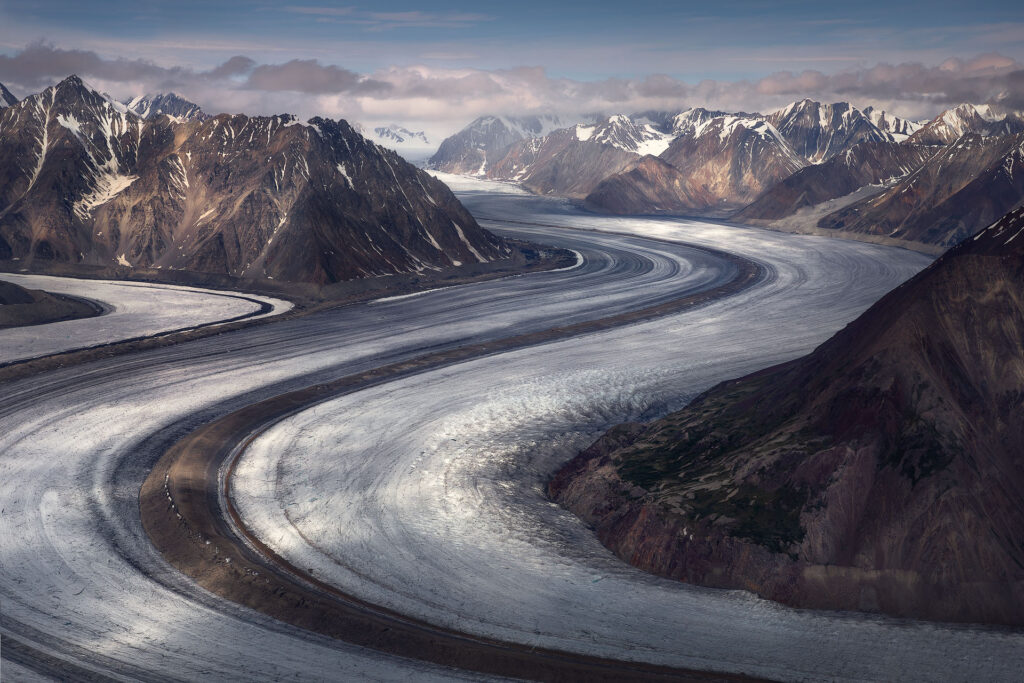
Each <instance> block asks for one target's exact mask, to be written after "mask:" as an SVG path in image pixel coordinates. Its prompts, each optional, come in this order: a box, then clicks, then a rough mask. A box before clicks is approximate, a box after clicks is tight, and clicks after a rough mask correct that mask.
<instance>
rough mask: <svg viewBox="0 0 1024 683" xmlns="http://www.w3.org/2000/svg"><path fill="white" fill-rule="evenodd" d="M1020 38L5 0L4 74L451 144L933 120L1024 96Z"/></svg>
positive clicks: (733, 10)
mask: <svg viewBox="0 0 1024 683" xmlns="http://www.w3.org/2000/svg"><path fill="white" fill-rule="evenodd" d="M427 7H429V9H427ZM1022 36H1024V2H1020V1H1019V0H1015V1H1008V0H1002V1H998V2H997V1H992V0H972V1H971V2H963V1H961V2H914V1H910V0H905V1H903V2H893V1H892V0H889V1H886V2H877V1H875V0H857V1H853V2H845V3H837V2H827V1H819V2H803V1H802V0H801V1H795V0H775V1H772V2H768V1H762V0H740V1H739V2H712V1H705V2H700V3H694V2H679V1H677V2H664V1H659V0H628V1H625V0H622V1H620V2H577V1H575V0H569V1H565V0H562V1H560V2H551V0H547V1H545V2H538V1H536V0H526V1H524V2H516V3H512V2H507V1H506V2H502V3H495V2H482V1H478V2H472V3H471V2H464V1H462V0H434V1H433V2H431V3H429V5H427V4H426V3H413V2H388V1H387V0H383V1H377V2H374V3H365V4H363V3H360V2H359V1H358V0H353V1H352V2H344V3H328V2H323V1H318V0H295V2H289V0H278V1H276V2H240V1H219V2H218V1H216V0H214V1H209V0H207V1H199V0H175V1H174V2H167V1H166V0H159V1H156V0H130V1H128V0H112V1H110V2H95V1H90V0H31V1H29V0H18V1H12V0H0V82H2V83H4V84H6V85H7V86H8V87H9V88H10V89H11V90H12V91H13V92H14V93H15V94H16V95H19V96H24V95H27V94H30V93H33V92H37V91H39V90H41V89H43V88H45V87H47V86H48V85H50V84H52V83H54V82H56V81H58V80H60V79H61V78H63V77H65V76H67V75H68V74H70V73H72V72H73V73H78V74H79V75H80V76H82V77H83V78H84V79H85V80H86V81H87V82H89V83H90V84H93V85H94V86H96V87H98V88H100V89H102V90H104V91H106V92H108V93H110V94H111V95H113V96H115V97H118V98H124V97H129V96H132V95H138V94H143V93H145V92H157V91H167V90H174V91H175V92H178V93H179V94H181V95H183V96H185V97H187V98H189V99H191V100H193V101H195V102H197V103H198V104H200V105H201V106H202V107H203V108H204V109H206V110H208V111H210V112H219V111H229V112H244V113H250V114H269V113H282V112H289V113H294V114H297V115H300V116H303V117H306V116H312V115H325V116H331V117H344V118H347V119H350V120H355V121H359V122H361V123H363V124H364V125H369V126H372V125H378V124H382V123H389V122H396V123H401V124H403V125H406V126H408V127H410V128H413V129H424V130H427V131H428V134H430V135H432V136H434V137H437V136H439V135H444V134H447V133H449V132H452V131H453V130H455V129H458V128H460V127H462V126H463V125H465V124H466V123H468V122H469V121H470V120H472V119H473V118H475V117H476V116H479V115H484V114H507V115H515V114H529V113H558V114H562V115H563V116H567V117H570V118H571V117H572V116H574V115H580V114H584V113H594V112H605V113H615V112H631V111H641V110H644V109H664V110H681V109H684V108H686V107H688V106H709V107H715V108H721V109H728V110H744V111H765V110H769V109H772V108H776V107H779V106H783V105H785V104H786V103H788V102H789V101H792V100H795V99H801V98H803V97H812V98H814V99H819V100H823V101H838V100H846V101H851V102H853V103H854V104H855V105H858V106H866V105H868V104H871V105H875V106H881V107H883V108H886V109H888V110H890V111H895V112H896V113H897V114H900V115H904V116H910V117H913V118H925V117H930V116H933V115H935V114H937V113H939V112H940V111H941V110H942V109H944V108H946V107H948V106H950V105H952V104H956V103H958V102H959V101H966V100H977V101H983V100H984V99H988V98H990V97H993V96H997V95H1003V96H1004V97H1007V96H1008V97H1009V98H1010V100H1011V101H1014V102H1015V101H1016V99H1017V98H1020V99H1022V100H1024V92H1022V91H1024V77H1022V76H1024V39H1022ZM1020 106H1021V108H1024V103H1022V104H1021V105H1020Z"/></svg>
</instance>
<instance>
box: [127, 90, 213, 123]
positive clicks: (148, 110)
mask: <svg viewBox="0 0 1024 683" xmlns="http://www.w3.org/2000/svg"><path fill="white" fill-rule="evenodd" d="M123 104H124V106H125V107H127V108H128V110H129V111H131V112H132V113H134V114H136V115H138V116H141V117H142V118H144V119H151V118H156V117H157V116H160V115H161V114H166V115H167V116H170V117H172V118H174V119H176V120H178V121H192V120H199V121H202V120H205V119H207V118H209V116H208V115H207V114H206V113H205V112H203V110H202V109H200V108H199V105H197V104H195V103H194V102H189V101H188V100H186V99H185V98H184V97H180V96H179V95H176V94H174V93H173V92H170V93H159V94H155V95H140V96H138V97H133V98H131V99H128V100H124V102H123Z"/></svg>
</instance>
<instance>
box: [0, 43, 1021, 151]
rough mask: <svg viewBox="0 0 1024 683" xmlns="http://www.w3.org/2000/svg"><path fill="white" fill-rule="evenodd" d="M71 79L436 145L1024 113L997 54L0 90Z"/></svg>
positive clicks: (140, 72)
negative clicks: (74, 83) (714, 76)
mask: <svg viewBox="0 0 1024 683" xmlns="http://www.w3.org/2000/svg"><path fill="white" fill-rule="evenodd" d="M71 73H77V74H78V75H80V76H82V77H83V78H85V79H87V80H89V81H90V82H91V83H92V84H93V85H94V86H96V87H98V88H100V89H103V90H105V91H107V92H109V93H110V94H112V95H113V96H115V97H119V98H121V97H128V96H131V95H138V94H143V93H147V92H165V91H171V90H173V91H175V92H177V93H178V94H180V95H182V96H184V97H186V98H188V99H191V100H193V101H195V102H196V103H197V104H199V105H200V106H202V107H203V109H205V110H206V111H208V112H211V113H217V112H222V111H223V112H245V113H249V114H272V113H282V112H288V113H294V114H297V115H299V116H303V117H308V116H314V115H322V116H329V117H332V118H339V117H340V118H346V119H349V120H354V121H360V122H362V123H364V124H369V125H376V124H378V123H385V122H392V121H393V122H400V123H402V124H403V125H406V126H408V127H413V128H418V129H425V130H427V131H428V133H429V134H431V136H432V137H434V138H435V139H439V138H440V137H442V136H444V135H447V134H449V133H451V132H453V131H454V130H457V129H458V128H461V127H462V126H463V125H465V124H466V123H468V122H469V121H471V120H472V119H473V118H475V117H477V116H480V115H484V114H508V115H517V114H529V113H558V114H562V115H566V116H573V115H579V114H584V113H593V112H607V113H612V112H632V111H643V110H652V109H654V110H667V111H678V110H680V109H683V108H686V107H689V106H705V107H709V108H719V109H726V110H734V111H735V110H744V111H758V110H761V111H763V110H768V109H771V108H775V107H779V106H782V105H784V104H786V103H787V102H790V101H792V100H794V99H800V98H803V97H811V98H815V99H819V100H823V101H838V100H846V101H850V102H853V103H854V104H855V105H859V106H867V105H869V104H872V105H875V106H881V107H884V108H886V109H888V110H890V111H894V112H896V113H898V114H900V115H902V116H909V117H913V118H922V117H930V116H933V115H935V114H936V113H938V112H939V111H940V110H942V109H943V108H945V107H947V106H949V105H953V104H958V103H960V102H983V101H986V100H989V99H991V98H994V97H1001V98H1003V99H1004V101H1005V102H1006V103H1007V104H1008V105H1009V106H1012V107H1015V108H1019V109H1024V66H1022V65H1021V64H1020V63H1019V62H1017V61H1016V60H1014V59H1012V58H1009V57H1005V56H1003V55H1000V54H983V55H978V56H976V57H973V58H970V59H957V58H950V59H947V60H945V61H943V62H941V63H937V64H934V65H926V64H922V63H912V62H908V63H901V64H884V63H883V64H877V65H875V66H872V67H869V68H853V69H847V70H840V71H837V72H835V73H824V72H822V71H819V70H813V69H808V70H805V71H800V72H793V71H780V72H776V73H772V74H769V75H766V76H765V77H763V78H760V79H756V80H740V81H715V80H704V81H700V82H696V83H690V82H685V81H682V80H679V79H676V78H673V77H671V76H666V75H659V74H653V75H648V76H644V77H640V78H630V79H627V78H609V79H604V80H595V81H581V80H573V79H569V78H557V77H552V76H550V75H549V74H548V73H547V72H546V71H545V69H543V68H541V67H518V68H513V69H493V70H484V69H473V68H461V69H453V68H438V67H432V66H425V65H419V66H403V67H397V66H395V67H388V68H384V69H378V70H376V71H374V72H372V73H365V74H360V73H356V72H354V71H351V70H349V69H346V68H344V67H342V66H339V65H335V64H325V63H322V62H321V61H319V60H316V59H292V60H290V61H284V62H281V63H276V64H261V63H257V62H256V61H255V60H253V59H250V58H249V57H245V56H241V55H239V56H235V57H231V58H230V59H228V60H226V61H224V62H223V63H221V64H219V65H217V66H216V67H213V68H210V69H200V68H195V67H185V66H164V65H158V64H156V63H154V62H151V61H148V60H144V59H124V58H108V57H104V56H101V55H99V54H98V53H96V52H94V51H91V50H80V49H62V48H57V47H54V46H52V45H49V44H46V43H41V42H39V43H33V44H31V45H28V46H27V47H25V48H23V49H21V50H19V51H17V52H16V53H14V54H13V55H0V82H3V83H5V84H6V85H8V87H10V88H11V89H12V90H14V92H15V93H16V94H18V95H22V96H23V95H26V94H30V93H32V92H36V91H38V90H41V89H43V88H45V87H46V86H48V85H50V84H52V83H54V82H56V81H58V80H60V79H62V78H64V77H66V76H67V75H69V74H71Z"/></svg>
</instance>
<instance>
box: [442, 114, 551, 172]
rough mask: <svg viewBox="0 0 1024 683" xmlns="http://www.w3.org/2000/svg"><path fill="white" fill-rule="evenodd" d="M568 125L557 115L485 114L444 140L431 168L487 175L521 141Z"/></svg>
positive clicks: (541, 135)
mask: <svg viewBox="0 0 1024 683" xmlns="http://www.w3.org/2000/svg"><path fill="white" fill-rule="evenodd" d="M562 127H564V124H563V123H562V121H561V120H559V119H558V118H557V117H553V116H522V117H504V116H481V117H480V118H478V119H476V120H475V121H473V122H472V123H470V124H469V125H468V126H466V127H465V128H463V129H462V130H460V131H459V132H458V133H456V134H455V135H452V136H450V137H447V138H445V139H444V141H442V142H441V145H440V147H438V149H437V152H436V153H435V154H434V155H433V156H432V157H430V161H429V165H430V168H432V169H435V170H438V171H444V172H445V173H461V174H464V175H484V173H485V172H486V171H487V168H488V166H489V165H490V164H492V163H495V162H497V161H498V160H500V159H501V158H502V157H503V156H504V155H505V153H506V152H507V151H508V149H509V147H511V146H512V144H513V143H515V142H518V141H519V140H525V139H530V138H537V137H543V136H544V135H546V134H548V133H549V132H551V131H552V130H555V129H558V128H562Z"/></svg>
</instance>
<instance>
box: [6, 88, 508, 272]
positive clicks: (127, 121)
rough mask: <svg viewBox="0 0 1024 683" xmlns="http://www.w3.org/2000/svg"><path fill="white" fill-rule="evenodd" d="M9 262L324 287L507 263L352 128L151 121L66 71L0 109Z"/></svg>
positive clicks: (424, 184) (500, 248)
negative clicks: (117, 266)
mask: <svg viewBox="0 0 1024 683" xmlns="http://www.w3.org/2000/svg"><path fill="white" fill-rule="evenodd" d="M0 180H2V181H3V182H2V183H0V258H2V259H9V258H19V259H21V260H22V261H23V262H26V263H31V262H33V261H37V262H38V261H46V260H56V261H66V262H72V263H85V264H95V265H113V264H120V265H125V266H129V265H130V266H147V267H148V266H152V267H157V268H175V269H186V270H195V271H201V272H212V273H219V274H228V275H233V276H237V277H246V278H261V277H268V278H274V279H278V280H291V281H307V282H315V283H329V282H335V281H339V280H346V279H351V278H356V277H364V276H370V275H382V274H391V273H400V272H411V271H421V270H424V269H439V268H443V267H446V266H452V265H460V264H463V263H476V262H482V261H487V260H493V259H496V258H501V257H503V256H504V255H506V254H507V253H508V251H507V247H506V245H505V244H504V243H503V242H502V241H501V240H500V239H499V238H497V237H495V236H493V235H491V234H490V233H487V232H486V231H484V230H483V229H481V228H480V227H479V226H478V225H477V224H476V222H475V221H474V220H473V218H472V216H470V215H469V213H468V212H466V211H465V209H464V208H463V207H462V205H461V204H459V202H458V200H456V199H455V197H454V196H453V195H452V194H451V192H450V191H449V190H448V189H447V187H446V186H444V185H443V184H442V183H440V182H439V181H437V180H436V179H434V178H433V177H431V176H429V175H428V174H426V173H424V172H422V171H419V170H417V169H415V168H414V167H412V166H410V165H409V164H407V163H405V162H404V161H403V160H402V159H401V158H400V157H398V156H397V155H396V154H395V153H393V152H390V151H388V150H384V149H382V148H380V147H378V146H376V145H374V144H373V143H370V142H368V141H367V140H365V139H364V138H363V137H362V136H360V135H359V134H358V133H356V132H355V131H353V130H352V129H351V128H350V127H349V126H348V124H346V123H345V122H344V121H329V120H324V119H312V120H311V121H309V122H308V123H305V124H303V123H301V122H299V121H297V120H295V119H294V118H293V117H290V116H275V117H247V116H241V115H238V116H229V115H226V114H222V115H220V116H217V117H215V118H211V119H207V120H204V121H200V120H193V121H191V122H187V123H177V122H175V121H174V120H173V119H171V118H170V117H168V116H165V115H164V116H159V117H158V118H156V119H153V120H151V121H145V120H143V119H141V118H139V117H138V116H136V115H134V114H132V113H131V112H128V111H124V110H122V109H119V108H118V107H116V106H115V105H113V104H112V103H110V102H109V101H107V100H106V99H105V98H103V97H102V96H100V95H99V94H98V93H95V92H93V91H91V90H89V89H88V88H86V87H85V86H84V85H83V84H82V82H81V81H80V80H79V79H77V78H75V77H71V78H69V79H67V80H65V81H63V82H62V83H60V84H59V85H57V86H54V87H53V88H50V89H48V90H46V91H44V92H43V93H41V94H39V95H35V96H33V97H30V98H26V100H24V101H22V102H21V103H19V104H18V105H16V106H14V107H10V108H8V109H6V110H4V111H3V112H2V113H0Z"/></svg>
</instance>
